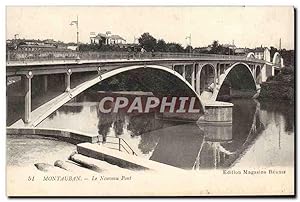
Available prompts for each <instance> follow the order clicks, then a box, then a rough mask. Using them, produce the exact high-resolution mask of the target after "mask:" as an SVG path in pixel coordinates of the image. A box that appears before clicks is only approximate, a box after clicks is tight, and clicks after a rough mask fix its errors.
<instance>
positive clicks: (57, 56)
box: [6, 51, 258, 63]
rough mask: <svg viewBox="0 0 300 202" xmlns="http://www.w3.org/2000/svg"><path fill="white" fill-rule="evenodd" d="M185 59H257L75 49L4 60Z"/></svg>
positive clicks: (22, 53)
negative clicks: (77, 50)
mask: <svg viewBox="0 0 300 202" xmlns="http://www.w3.org/2000/svg"><path fill="white" fill-rule="evenodd" d="M180 58H182V59H186V58H207V59H213V58H218V59H226V60H247V61H258V59H254V58H247V57H246V55H243V56H237V55H217V54H203V53H176V52H175V53H174V52H144V53H142V52H76V51H8V52H7V53H6V61H7V63H10V62H44V61H58V60H59V61H70V60H113V59H124V60H125V59H126V60H129V59H133V60H138V59H180Z"/></svg>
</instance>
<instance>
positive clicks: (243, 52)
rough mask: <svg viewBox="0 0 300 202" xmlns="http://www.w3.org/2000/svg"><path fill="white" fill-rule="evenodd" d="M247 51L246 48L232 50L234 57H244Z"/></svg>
mask: <svg viewBox="0 0 300 202" xmlns="http://www.w3.org/2000/svg"><path fill="white" fill-rule="evenodd" d="M247 51H248V50H247V49H246V48H236V49H234V54H235V55H246V54H247Z"/></svg>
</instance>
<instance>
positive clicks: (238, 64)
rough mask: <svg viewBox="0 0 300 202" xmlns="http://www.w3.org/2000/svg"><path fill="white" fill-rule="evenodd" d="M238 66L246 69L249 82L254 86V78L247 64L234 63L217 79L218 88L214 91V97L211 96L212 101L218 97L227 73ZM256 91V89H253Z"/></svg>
mask: <svg viewBox="0 0 300 202" xmlns="http://www.w3.org/2000/svg"><path fill="white" fill-rule="evenodd" d="M240 65H243V66H244V67H246V70H247V71H246V72H248V73H249V76H251V80H252V81H253V84H254V86H256V78H254V76H253V73H252V71H251V68H250V66H249V65H248V64H246V63H244V62H237V63H234V64H233V65H231V66H230V67H229V68H228V69H226V70H225V72H224V73H223V74H222V75H220V78H219V80H220V81H219V86H218V88H217V89H216V91H215V92H214V96H213V99H214V100H216V99H217V97H218V94H219V92H220V89H221V87H222V85H223V83H224V81H225V80H226V78H227V76H228V75H229V73H230V72H231V70H233V69H235V68H236V67H239V66H240ZM255 90H256V89H255Z"/></svg>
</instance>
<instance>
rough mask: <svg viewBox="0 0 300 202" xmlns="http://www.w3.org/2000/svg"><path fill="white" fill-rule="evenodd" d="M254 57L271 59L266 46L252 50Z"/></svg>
mask: <svg viewBox="0 0 300 202" xmlns="http://www.w3.org/2000/svg"><path fill="white" fill-rule="evenodd" d="M252 52H253V53H254V57H255V58H257V59H260V60H265V61H271V53H270V50H269V48H267V47H257V48H255V49H253V50H252Z"/></svg>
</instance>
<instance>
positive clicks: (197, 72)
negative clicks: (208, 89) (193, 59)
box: [196, 63, 202, 95]
mask: <svg viewBox="0 0 300 202" xmlns="http://www.w3.org/2000/svg"><path fill="white" fill-rule="evenodd" d="M201 69H202V65H201V64H200V63H198V64H197V67H196V92H197V93H198V94H199V95H200V76H201Z"/></svg>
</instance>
